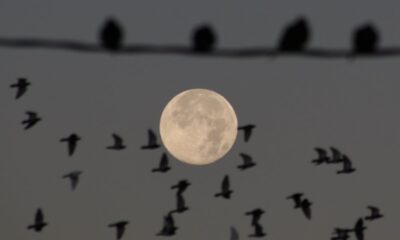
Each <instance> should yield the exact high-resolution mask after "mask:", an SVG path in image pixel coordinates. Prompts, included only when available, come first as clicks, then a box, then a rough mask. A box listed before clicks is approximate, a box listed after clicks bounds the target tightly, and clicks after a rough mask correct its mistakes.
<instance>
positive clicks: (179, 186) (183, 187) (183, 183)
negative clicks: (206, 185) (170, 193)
mask: <svg viewBox="0 0 400 240" xmlns="http://www.w3.org/2000/svg"><path fill="white" fill-rule="evenodd" d="M190 185H191V183H190V182H189V181H188V180H186V179H183V180H180V181H179V182H178V183H177V184H176V185H173V186H172V187H171V189H178V191H177V193H176V194H177V195H181V194H183V192H184V191H186V189H187V188H188V187H189V186H190Z"/></svg>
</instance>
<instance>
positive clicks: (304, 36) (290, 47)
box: [278, 17, 311, 52]
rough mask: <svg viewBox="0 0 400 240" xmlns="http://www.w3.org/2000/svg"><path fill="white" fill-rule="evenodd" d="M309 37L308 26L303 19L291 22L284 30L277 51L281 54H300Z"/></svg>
mask: <svg viewBox="0 0 400 240" xmlns="http://www.w3.org/2000/svg"><path fill="white" fill-rule="evenodd" d="M310 35H311V30H310V27H309V24H308V22H307V20H306V18H305V17H300V18H298V19H296V20H295V21H293V22H291V23H290V24H289V25H288V26H287V27H286V28H285V30H284V32H283V34H282V36H281V40H280V43H279V47H278V50H279V51H281V52H300V51H304V50H305V49H306V47H307V44H308V42H309V39H310Z"/></svg>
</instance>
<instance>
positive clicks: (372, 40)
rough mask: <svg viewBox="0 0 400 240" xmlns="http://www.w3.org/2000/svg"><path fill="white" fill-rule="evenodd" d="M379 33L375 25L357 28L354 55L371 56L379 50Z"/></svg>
mask: <svg viewBox="0 0 400 240" xmlns="http://www.w3.org/2000/svg"><path fill="white" fill-rule="evenodd" d="M378 44H379V33H378V30H377V29H376V27H374V25H373V24H370V23H367V24H364V25H362V26H360V27H357V28H356V29H355V30H354V33H353V54H371V53H374V52H376V51H377V50H378Z"/></svg>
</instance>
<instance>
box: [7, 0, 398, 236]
mask: <svg viewBox="0 0 400 240" xmlns="http://www.w3.org/2000/svg"><path fill="white" fill-rule="evenodd" d="M0 6H1V7H0V36H7V37H43V38H51V39H72V40H82V41H88V42H96V40H97V39H96V37H97V30H98V28H99V26H100V25H101V24H102V23H103V21H104V19H105V18H106V17H108V16H114V17H116V18H117V19H119V21H120V22H121V23H122V24H123V25H124V28H125V30H126V34H127V41H128V42H132V43H155V44H173V43H176V44H188V40H189V37H190V31H191V30H192V28H193V27H194V26H196V25H197V24H201V23H211V24H212V25H213V26H214V27H215V29H216V30H217V33H218V34H219V39H220V41H219V46H226V47H244V46H264V45H266V46H274V45H276V41H277V39H278V38H279V34H280V30H281V28H282V27H283V26H284V25H285V24H286V23H287V22H289V21H291V20H293V19H294V18H296V17H298V16H300V15H305V16H307V17H308V19H309V20H310V22H311V27H312V29H313V30H314V37H313V40H312V42H311V45H312V46H318V47H327V48H347V47H349V43H350V38H349V37H350V34H351V31H352V29H353V27H354V26H357V25H359V24H362V23H365V22H366V21H373V22H374V23H375V24H376V26H378V27H379V29H380V32H381V34H382V41H381V43H382V45H385V46H394V45H400V31H398V24H397V23H398V22H399V16H398V8H399V3H398V2H397V1H393V0H392V1H389V0H386V1H361V0H358V1H348V0H347V1H344V0H338V1H331V2H324V1H317V0H307V1H304V0H303V1H288V0H284V1H282V0H270V1H266V0H263V1H261V0H257V1H250V2H245V1H237V0H232V1H231V0H230V1H212V0H203V1H187V0H185V1H183V0H179V1H177V0H170V1H155V0H140V1H105V0H103V1H78V0H71V1H54V0H52V1H50V0H42V1H40V2H38V1H20V0H7V1H2V2H1V3H0ZM0 59H1V64H0V77H1V79H2V80H1V85H0V110H1V115H0V116H1V124H0V133H1V134H0V146H1V148H0V149H1V151H0V210H1V213H2V214H1V215H0V226H2V227H1V230H0V239H43V240H47V239H48V240H50V239H57V240H68V239H98V240H107V239H114V238H115V233H114V231H113V230H112V229H109V228H108V227H107V225H108V224H109V223H111V222H114V221H117V220H121V219H127V220H130V221H131V223H130V225H129V226H128V228H127V231H126V235H125V236H124V238H123V239H156V238H160V237H156V236H155V234H156V233H157V232H158V231H159V230H160V229H161V226H162V217H163V215H164V214H165V213H167V212H168V211H169V210H171V209H173V208H174V207H175V196H174V194H175V192H173V191H171V190H170V189H169V188H170V186H171V185H173V184H175V183H177V182H178V181H179V180H181V179H184V178H187V179H189V181H190V182H192V186H190V187H189V189H188V190H187V192H186V193H185V196H186V200H187V204H188V205H189V207H190V208H191V209H190V211H188V212H186V213H184V214H183V215H179V216H177V217H176V218H175V221H176V223H177V225H178V227H179V230H178V234H177V236H175V237H174V238H173V239H180V240H183V239H193V240H200V239H228V238H229V227H230V226H235V227H236V228H237V229H238V231H239V233H240V235H241V237H242V239H246V238H247V237H246V236H247V235H248V234H249V233H250V232H251V231H252V228H250V218H249V217H247V216H244V212H245V211H248V210H252V209H254V208H257V207H261V208H263V209H265V211H266V214H265V215H264V216H263V218H262V220H261V223H262V224H263V226H264V228H265V231H266V232H267V234H268V236H267V239H275V240H286V239H329V238H330V235H331V232H332V230H333V228H334V227H351V226H352V225H353V224H354V223H355V221H356V219H357V218H359V217H361V216H365V215H366V214H368V211H367V209H366V208H365V207H366V206H367V205H377V206H379V207H381V209H382V211H383V213H384V214H385V219H383V220H380V221H376V222H373V223H371V224H369V225H368V230H367V231H366V236H367V238H366V239H382V238H384V239H386V240H391V239H393V240H394V239H396V235H398V222H399V221H400V207H399V204H398V203H399V202H400V194H399V191H398V190H396V189H397V185H396V183H398V181H399V178H400V177H399V174H398V171H399V170H398V169H399V168H400V162H399V161H398V160H397V157H398V156H399V155H400V148H399V147H398V143H399V140H400V126H399V122H400V110H399V108H398V103H399V102H400V95H399V94H398V89H400V83H399V80H398V74H399V67H398V66H399V63H400V59H398V58H383V59H362V60H359V61H353V62H350V61H347V60H343V59H336V60H327V59H304V58H298V57H293V58H290V57H285V58H278V59H275V60H271V59H268V58H260V59H211V58H196V57H187V56H186V57H185V56H166V55H163V56H157V55H151V56H150V55H149V56H143V55H141V56H133V55H121V56H118V55H116V56H111V55H109V54H88V53H77V52H67V51H63V50H44V49H36V50H35V49H34V50H29V49H19V50H18V49H4V48H1V49H0ZM18 77H27V78H28V79H29V80H30V81H31V82H32V83H33V85H32V88H31V89H30V91H29V92H28V93H27V94H26V95H25V97H23V98H22V99H21V100H19V101H15V100H14V94H15V93H14V91H12V90H11V89H9V87H8V86H9V85H10V84H11V83H13V82H15V81H16V78H18ZM198 87H201V88H208V89H211V90H214V91H216V92H218V93H220V94H222V95H223V96H224V97H225V98H226V99H228V100H229V101H230V103H231V104H232V106H233V107H234V108H235V111H236V113H237V116H238V120H239V124H241V125H242V124H247V123H254V124H256V125H257V128H256V130H255V132H254V135H253V137H252V139H251V141H250V142H249V143H247V144H245V143H244V142H243V141H242V138H241V137H242V135H239V138H238V140H237V142H236V144H235V145H234V147H233V148H232V150H231V151H230V152H229V153H228V155H226V157H224V158H223V159H222V160H220V161H219V162H217V163H215V164H212V165H208V166H203V167H196V166H189V165H185V164H183V163H180V162H177V161H173V160H172V157H171V165H172V167H173V169H172V171H170V172H169V173H168V174H165V175H161V174H152V173H151V172H150V171H151V169H152V168H153V167H155V166H156V165H157V164H158V162H159V158H160V157H161V155H162V153H163V151H165V150H164V149H159V150H156V151H141V150H140V146H141V145H143V144H144V143H145V142H146V141H147V129H148V128H153V129H154V130H157V131H158V123H159V118H160V114H161V111H162V109H163V107H164V106H165V104H166V103H167V102H168V101H169V99H170V98H172V97H173V96H174V95H176V94H177V93H179V92H181V91H183V90H186V89H189V88H198ZM26 110H34V111H37V112H38V113H39V114H40V115H41V116H42V117H43V119H44V120H43V122H41V123H39V124H38V125H37V126H36V127H34V128H32V129H31V130H29V131H24V130H23V129H22V126H21V125H20V121H21V120H23V119H24V118H25V115H24V112H25V111H26ZM71 132H77V133H78V134H79V135H80V136H82V138H83V140H82V142H81V145H80V146H79V148H78V150H77V152H76V154H75V156H73V157H71V158H70V157H68V156H67V155H66V148H65V145H64V144H61V143H59V142H58V140H59V139H60V138H61V137H64V136H67V135H68V134H70V133H71ZM113 132H116V133H119V134H120V135H121V136H123V137H124V138H125V140H126V144H127V146H128V148H127V150H125V151H122V152H112V151H107V150H106V149H105V147H106V146H107V145H109V144H110V143H111V140H112V139H111V133H113ZM316 146H320V147H326V148H327V147H329V146H336V147H337V148H339V149H340V150H342V151H343V152H344V153H346V154H347V155H348V156H349V157H350V158H351V159H352V160H353V163H354V165H355V167H356V168H357V172H355V173H354V174H351V175H347V176H346V175H345V176H337V175H336V174H335V172H336V170H337V168H338V167H337V166H321V167H315V166H313V165H312V164H311V163H310V161H311V159H313V158H314V157H315V156H316V154H315V153H314V151H313V148H314V147H316ZM240 152H244V153H248V154H250V155H252V156H253V158H254V160H255V161H256V162H257V163H258V166H257V167H256V168H252V169H249V170H248V171H244V172H239V171H238V170H237V169H236V166H237V165H238V164H239V163H240V162H241V159H240V158H239V156H238V154H239V153H240ZM71 170H82V171H83V172H84V173H83V175H82V179H81V182H80V185H79V186H78V188H77V190H76V191H75V192H71V191H70V187H69V183H68V182H67V181H65V180H63V179H61V176H62V175H63V174H65V173H68V172H69V171H71ZM225 174H229V176H230V178H231V184H232V187H233V189H234V191H235V192H234V194H233V198H232V200H230V201H225V200H223V199H215V198H214V197H213V195H214V193H215V192H217V191H218V190H219V187H220V182H221V180H222V178H223V176H224V175H225ZM298 191H301V192H304V193H305V194H306V195H307V197H308V198H309V199H310V200H311V201H312V202H313V203H314V205H313V211H314V212H313V214H314V219H313V220H312V221H308V220H306V219H305V218H304V217H303V215H302V214H301V213H300V212H298V211H296V210H293V209H292V207H293V206H292V205H293V204H292V202H290V201H287V200H285V197H286V196H287V195H289V194H291V193H294V192H298ZM38 207H42V208H43V210H44V213H45V216H46V218H47V220H48V222H49V223H50V225H49V226H48V228H46V229H45V230H44V232H42V233H41V234H37V233H35V232H32V231H28V230H26V226H27V225H28V224H30V223H31V222H32V221H33V216H34V213H35V211H36V209H37V208H38Z"/></svg>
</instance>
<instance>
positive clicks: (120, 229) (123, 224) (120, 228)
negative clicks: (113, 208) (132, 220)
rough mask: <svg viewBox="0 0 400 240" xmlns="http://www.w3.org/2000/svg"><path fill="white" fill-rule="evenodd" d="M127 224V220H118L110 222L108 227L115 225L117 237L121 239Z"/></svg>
mask: <svg viewBox="0 0 400 240" xmlns="http://www.w3.org/2000/svg"><path fill="white" fill-rule="evenodd" d="M128 224H129V221H119V222H116V223H111V224H109V225H108V227H115V228H116V230H117V239H121V238H122V236H123V235H124V232H125V228H126V225H128Z"/></svg>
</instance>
